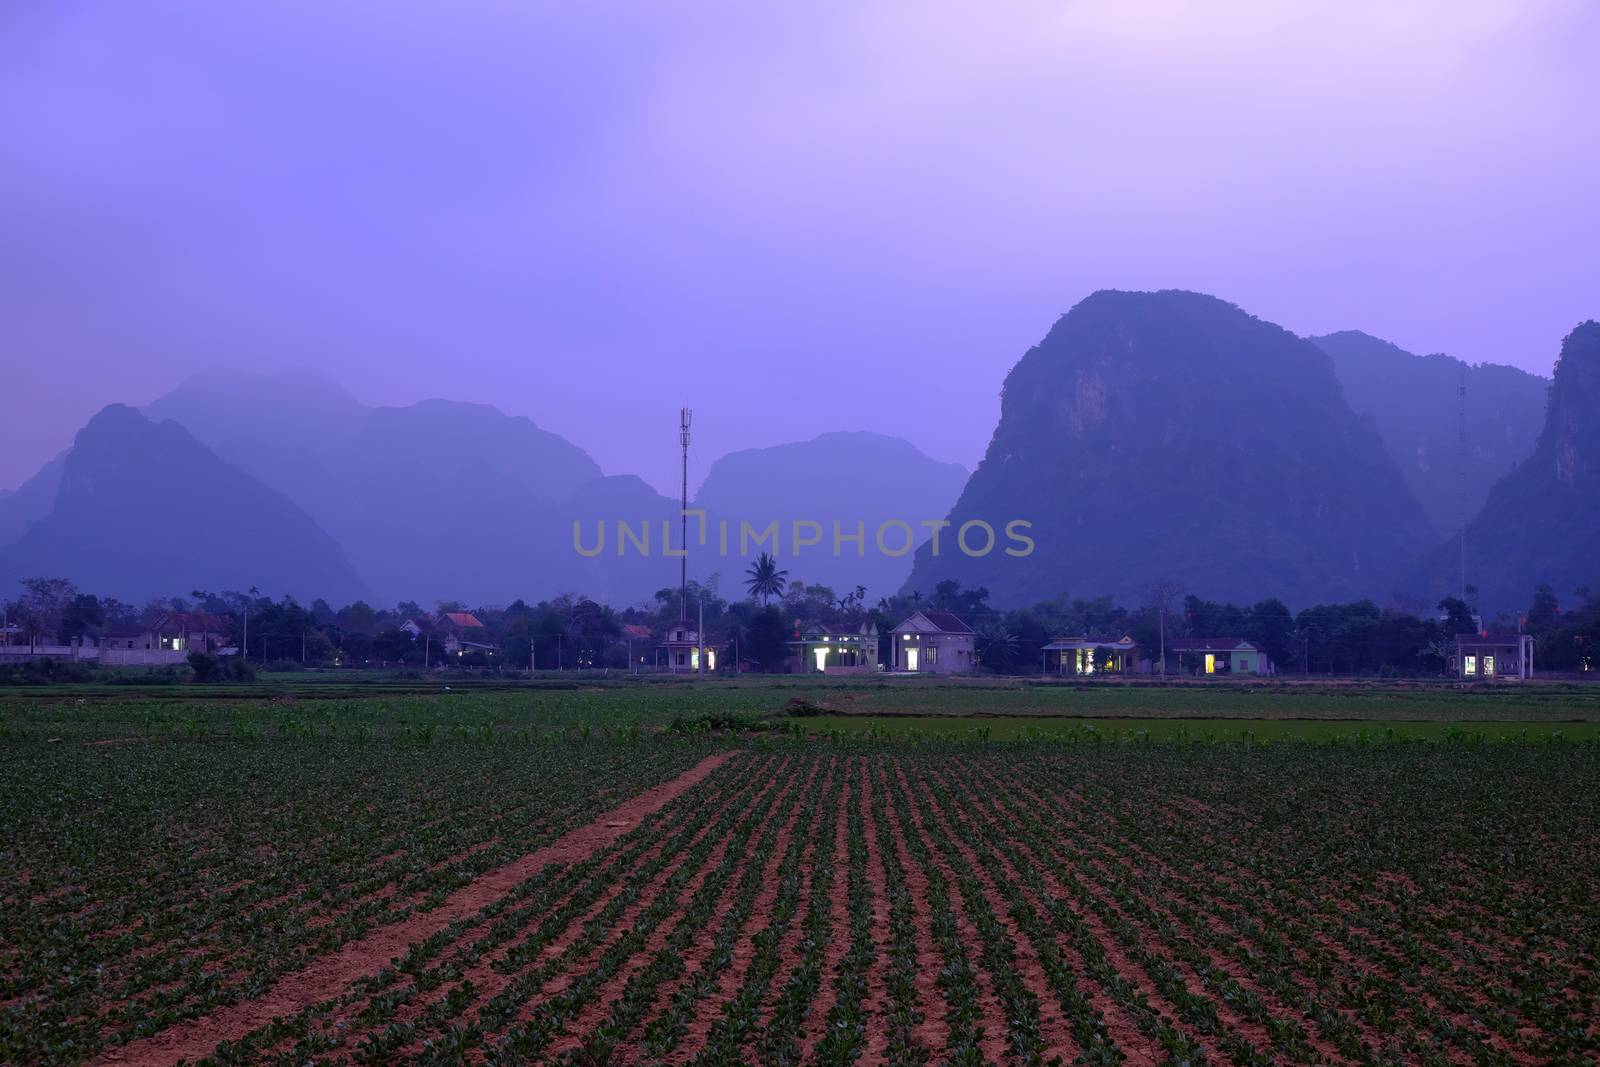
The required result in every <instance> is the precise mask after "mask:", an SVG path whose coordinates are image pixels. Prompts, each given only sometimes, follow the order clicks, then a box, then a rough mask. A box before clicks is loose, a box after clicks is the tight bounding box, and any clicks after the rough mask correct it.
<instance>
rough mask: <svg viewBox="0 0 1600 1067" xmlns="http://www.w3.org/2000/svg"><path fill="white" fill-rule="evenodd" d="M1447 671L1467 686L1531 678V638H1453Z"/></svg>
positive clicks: (1530, 635) (1487, 636) (1492, 634)
mask: <svg viewBox="0 0 1600 1067" xmlns="http://www.w3.org/2000/svg"><path fill="white" fill-rule="evenodd" d="M1451 667H1452V669H1453V670H1454V671H1455V675H1456V677H1457V678H1460V679H1462V680H1463V681H1468V682H1475V681H1486V682H1492V681H1494V680H1495V679H1496V678H1515V679H1518V680H1521V679H1525V678H1532V677H1533V635H1532V634H1495V633H1477V634H1457V635H1456V654H1455V656H1454V662H1452V663H1451Z"/></svg>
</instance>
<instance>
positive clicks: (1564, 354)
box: [1421, 321, 1600, 613]
mask: <svg viewBox="0 0 1600 1067" xmlns="http://www.w3.org/2000/svg"><path fill="white" fill-rule="evenodd" d="M1493 474H1494V472H1493V471H1489V470H1483V471H1474V476H1475V477H1478V478H1482V479H1492V478H1493ZM1597 531H1600V323H1597V322H1594V321H1589V322H1584V323H1582V324H1580V325H1579V326H1578V327H1577V328H1576V329H1574V330H1573V331H1572V332H1571V333H1570V334H1568V335H1567V338H1566V340H1565V341H1564V342H1563V343H1562V345H1561V358H1560V359H1559V360H1558V361H1557V363H1556V370H1555V377H1554V379H1553V380H1552V382H1551V385H1550V393H1549V403H1548V405H1547V407H1546V412H1545V418H1544V427H1543V429H1542V430H1541V432H1540V434H1539V440H1538V444H1537V445H1536V446H1535V448H1534V450H1533V453H1532V455H1530V456H1529V457H1528V458H1527V459H1525V460H1523V462H1522V463H1520V464H1519V465H1518V466H1517V467H1516V469H1515V470H1513V471H1511V473H1509V474H1507V475H1506V476H1505V477H1503V478H1500V479H1499V480H1497V481H1494V482H1493V487H1492V488H1491V489H1490V490H1489V494H1488V499H1487V500H1486V501H1485V503H1484V506H1483V510H1482V511H1481V512H1480V513H1479V514H1478V515H1477V517H1476V518H1474V519H1473V520H1472V522H1471V523H1469V524H1468V525H1467V531H1466V579H1467V583H1468V584H1469V585H1473V586H1476V587H1477V589H1478V593H1479V601H1478V604H1479V607H1481V608H1483V609H1485V610H1486V611H1488V612H1491V613H1492V612H1496V611H1516V610H1520V609H1522V608H1525V607H1527V606H1528V603H1529V601H1530V600H1531V599H1532V596H1533V591H1534V589H1535V588H1537V587H1538V586H1539V585H1540V584H1541V583H1549V584H1550V585H1551V587H1552V588H1553V589H1554V590H1555V592H1556V595H1557V596H1558V597H1561V598H1563V599H1564V600H1571V599H1572V594H1573V590H1574V589H1576V588H1577V587H1579V586H1585V585H1586V586H1590V587H1591V588H1593V587H1595V586H1596V585H1597V584H1600V551H1597V550H1596V547H1595V545H1596V543H1597V541H1600V533H1597ZM1460 556H1461V546H1460V543H1459V542H1458V541H1457V540H1455V539H1453V538H1452V539H1451V540H1449V541H1448V542H1447V543H1445V544H1444V545H1442V546H1440V547H1439V548H1438V549H1437V550H1436V551H1435V552H1433V553H1432V554H1431V555H1430V556H1429V557H1428V559H1427V560H1426V561H1425V562H1424V564H1423V566H1422V568H1421V574H1422V575H1423V576H1424V577H1425V579H1426V580H1427V581H1428V582H1429V583H1430V584H1429V585H1428V587H1427V589H1426V592H1427V593H1428V594H1429V595H1437V594H1442V593H1455V592H1456V591H1458V590H1459V587H1460V570H1461V567H1460Z"/></svg>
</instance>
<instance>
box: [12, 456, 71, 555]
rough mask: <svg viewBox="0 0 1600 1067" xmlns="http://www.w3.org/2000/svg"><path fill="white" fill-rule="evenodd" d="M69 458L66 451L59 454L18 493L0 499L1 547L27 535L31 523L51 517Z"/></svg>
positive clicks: (21, 486)
mask: <svg viewBox="0 0 1600 1067" xmlns="http://www.w3.org/2000/svg"><path fill="white" fill-rule="evenodd" d="M66 458H67V454H66V453H65V452H62V453H60V454H58V455H57V456H56V457H55V458H54V459H52V460H50V462H48V463H46V464H45V465H44V466H42V467H40V468H39V470H38V472H37V473H35V474H34V476H33V477H32V478H29V479H28V480H27V481H25V482H23V483H22V484H21V485H20V486H18V487H17V489H16V490H15V491H13V492H10V493H7V494H5V495H4V496H0V546H4V545H9V544H10V543H11V542H13V541H15V540H16V539H17V538H19V537H21V536H22V535H23V534H24V533H26V532H27V530H28V525H29V524H30V523H33V522H36V521H38V520H39V519H42V518H44V517H45V516H46V515H48V514H50V509H51V508H52V507H54V506H55V502H56V490H57V489H58V488H60V486H61V469H62V467H63V466H64V465H65V463H66Z"/></svg>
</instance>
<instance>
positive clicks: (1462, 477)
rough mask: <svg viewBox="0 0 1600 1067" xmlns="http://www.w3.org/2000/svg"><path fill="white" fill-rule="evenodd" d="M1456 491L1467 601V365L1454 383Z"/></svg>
mask: <svg viewBox="0 0 1600 1067" xmlns="http://www.w3.org/2000/svg"><path fill="white" fill-rule="evenodd" d="M1456 407H1457V411H1456V479H1457V484H1456V491H1457V492H1458V493H1459V494H1460V500H1461V532H1460V535H1459V539H1458V543H1457V546H1456V547H1457V552H1458V554H1459V557H1460V559H1459V561H1458V563H1459V566H1460V570H1461V574H1460V579H1461V586H1460V592H1459V594H1458V595H1459V596H1460V598H1461V602H1462V603H1463V604H1464V603H1466V601H1467V514H1468V505H1467V365H1466V364H1465V363H1463V364H1462V365H1461V377H1460V378H1459V379H1458V380H1457V383H1456Z"/></svg>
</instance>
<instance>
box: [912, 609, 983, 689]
mask: <svg viewBox="0 0 1600 1067" xmlns="http://www.w3.org/2000/svg"><path fill="white" fill-rule="evenodd" d="M893 636H894V645H893V648H892V650H891V653H890V655H891V662H890V669H891V670H896V671H907V672H913V673H919V674H957V673H959V672H962V671H970V670H972V669H973V668H974V667H975V666H976V665H977V659H978V656H977V635H976V634H974V633H973V631H972V627H970V626H968V625H967V624H966V623H965V622H963V621H962V620H961V619H960V618H958V617H956V616H955V615H953V614H951V613H950V612H948V611H918V612H915V613H913V614H912V615H911V617H910V618H908V619H906V621H905V622H902V623H901V624H900V625H899V626H896V627H895V628H894V634H893Z"/></svg>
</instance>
